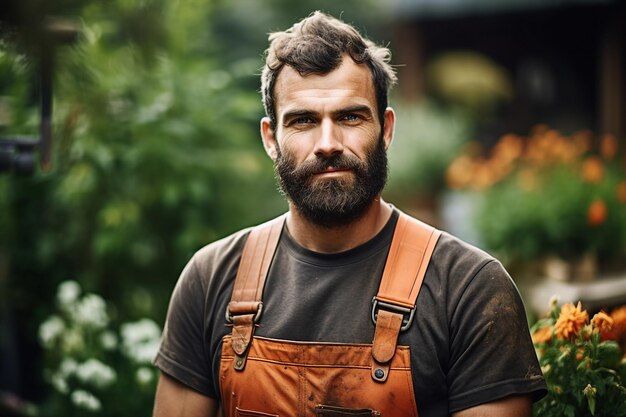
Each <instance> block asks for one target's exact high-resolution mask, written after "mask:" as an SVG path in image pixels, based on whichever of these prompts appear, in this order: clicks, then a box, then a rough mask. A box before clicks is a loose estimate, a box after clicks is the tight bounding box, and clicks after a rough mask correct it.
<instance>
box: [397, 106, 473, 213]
mask: <svg viewBox="0 0 626 417" xmlns="http://www.w3.org/2000/svg"><path fill="white" fill-rule="evenodd" d="M394 108H395V110H396V131H395V134H394V140H393V142H392V144H391V147H390V148H389V153H388V155H389V165H390V176H389V186H388V187H387V189H386V191H385V193H386V195H389V196H391V200H392V201H394V202H396V204H401V203H405V204H407V205H410V204H411V203H412V201H410V200H411V199H416V198H432V197H433V196H434V195H436V194H437V193H438V192H439V191H440V190H441V189H443V188H444V185H445V184H444V179H445V171H446V168H447V166H448V165H449V164H450V162H451V160H452V159H453V158H454V155H456V154H457V153H458V152H459V150H460V147H461V144H462V143H464V142H465V138H466V137H467V136H468V134H469V132H470V130H471V123H470V120H469V119H468V118H467V117H466V116H464V115H463V114H461V113H460V112H453V111H444V110H443V109H441V108H438V107H437V106H435V105H433V104H432V103H424V104H421V105H419V106H415V105H410V104H409V103H398V105H397V106H394Z"/></svg>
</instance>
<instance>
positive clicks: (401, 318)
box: [372, 212, 441, 382]
mask: <svg viewBox="0 0 626 417" xmlns="http://www.w3.org/2000/svg"><path fill="white" fill-rule="evenodd" d="M440 235H441V231H440V230H437V229H435V228H434V227H432V226H429V225H427V224H426V223H423V222H421V221H419V220H417V219H414V218H412V217H410V216H407V215H406V214H404V213H402V212H400V217H399V218H398V223H397V224H396V229H395V231H394V234H393V240H392V241H391V247H390V248H389V254H388V255H387V263H386V264H385V269H384V272H383V276H382V279H381V282H380V287H379V288H378V294H377V295H376V296H375V297H374V299H373V300H372V303H373V306H372V320H373V321H374V323H375V324H376V330H375V332H374V341H373V342H372V345H373V346H372V378H373V379H374V380H375V381H379V382H384V381H385V380H386V379H387V376H388V374H389V365H390V363H391V359H392V358H393V356H394V354H395V352H396V345H397V342H398V334H399V333H400V332H401V331H403V330H406V329H408V328H409V327H410V326H411V323H412V322H413V317H414V315H415V302H416V300H417V296H418V294H419V292H420V288H421V287H422V282H423V281H424V276H425V275H426V269H427V268H428V264H429V262H430V257H431V255H432V253H433V250H434V249H435V245H436V244H437V241H438V239H439V236H440Z"/></svg>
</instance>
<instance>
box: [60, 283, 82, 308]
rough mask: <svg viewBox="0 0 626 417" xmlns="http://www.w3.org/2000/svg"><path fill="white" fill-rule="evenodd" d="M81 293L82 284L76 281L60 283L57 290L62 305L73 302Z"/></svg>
mask: <svg viewBox="0 0 626 417" xmlns="http://www.w3.org/2000/svg"><path fill="white" fill-rule="evenodd" d="M79 295H80V285H79V284H78V282H76V281H64V282H62V283H60V284H59V289H58V290H57V300H58V302H59V304H60V305H62V306H66V305H69V304H72V303H73V302H74V301H76V300H77V299H78V296H79Z"/></svg>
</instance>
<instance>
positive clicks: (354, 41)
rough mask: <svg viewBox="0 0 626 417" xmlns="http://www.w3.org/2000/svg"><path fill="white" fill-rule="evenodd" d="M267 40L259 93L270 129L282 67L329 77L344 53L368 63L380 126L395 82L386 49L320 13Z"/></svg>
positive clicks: (276, 33) (274, 116)
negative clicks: (278, 78) (275, 92)
mask: <svg viewBox="0 0 626 417" xmlns="http://www.w3.org/2000/svg"><path fill="white" fill-rule="evenodd" d="M269 41H270V45H269V48H268V49H267V50H266V51H265V66H264V67H263V72H262V74H261V94H262V97H263V106H264V107H265V113H266V114H267V116H268V117H269V119H270V123H271V125H272V127H275V126H276V109H275V101H274V85H275V83H276V78H277V77H278V74H279V73H280V71H281V69H282V68H283V67H284V66H285V65H289V66H290V67H292V68H293V69H295V70H296V71H298V73H299V74H300V75H302V76H304V75H308V74H328V73H329V72H331V71H332V70H334V69H336V68H337V67H339V65H341V61H342V59H343V56H344V55H346V54H347V55H349V56H350V58H352V60H353V61H354V62H355V63H357V64H367V66H368V67H369V69H370V71H371V72H372V80H373V83H374V89H375V93H376V103H377V107H378V109H377V110H378V115H379V118H380V122H381V125H382V123H383V120H384V113H385V109H386V108H387V101H388V100H387V94H388V91H389V89H390V88H391V86H392V85H393V84H395V82H396V74H395V71H394V69H393V68H392V67H391V65H390V64H389V61H390V59H391V52H390V51H389V49H388V48H385V47H382V46H378V45H376V44H374V43H373V42H372V41H370V40H369V39H367V38H364V37H363V36H361V34H360V33H359V32H358V31H357V30H356V29H355V28H354V27H352V26H350V25H349V24H347V23H344V22H342V21H341V20H339V19H336V18H334V17H332V16H329V15H327V14H324V13H322V12H319V11H316V12H314V13H312V14H311V15H310V16H309V17H306V18H304V19H302V20H301V21H300V22H298V23H296V24H295V25H293V26H292V27H291V28H289V29H287V30H286V31H284V32H274V33H271V34H270V36H269Z"/></svg>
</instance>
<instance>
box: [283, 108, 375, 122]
mask: <svg viewBox="0 0 626 417" xmlns="http://www.w3.org/2000/svg"><path fill="white" fill-rule="evenodd" d="M349 113H364V114H365V115H367V116H368V117H372V116H373V113H372V109H371V108H370V107H369V106H366V105H364V104H357V105H355V106H349V107H345V108H343V109H339V110H335V111H333V112H332V113H331V114H332V115H333V116H334V117H336V116H340V115H343V114H349ZM317 115H319V113H318V112H316V111H313V110H309V109H299V110H292V111H288V112H287V113H285V114H283V116H282V119H283V122H284V121H288V120H291V119H293V118H297V117H302V116H317Z"/></svg>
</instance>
